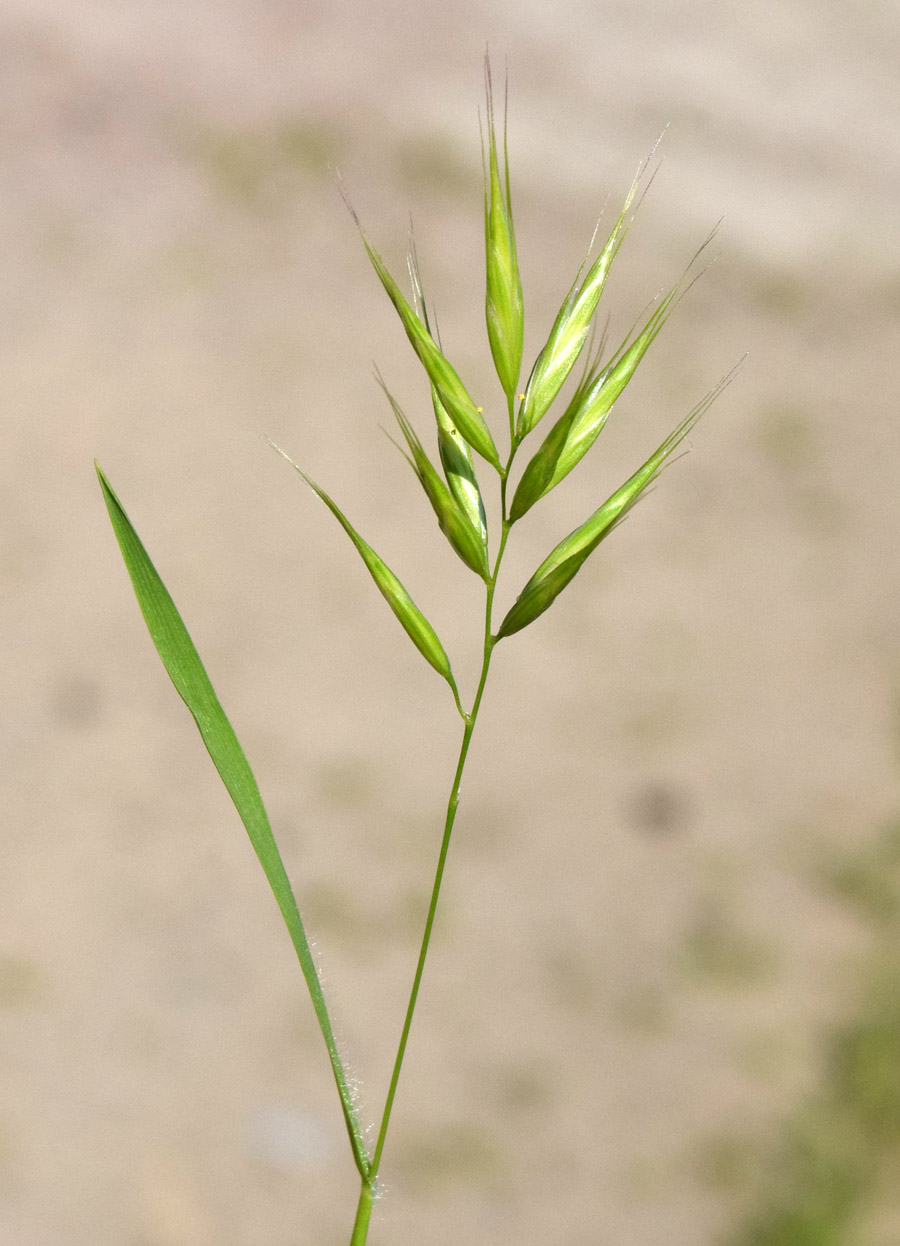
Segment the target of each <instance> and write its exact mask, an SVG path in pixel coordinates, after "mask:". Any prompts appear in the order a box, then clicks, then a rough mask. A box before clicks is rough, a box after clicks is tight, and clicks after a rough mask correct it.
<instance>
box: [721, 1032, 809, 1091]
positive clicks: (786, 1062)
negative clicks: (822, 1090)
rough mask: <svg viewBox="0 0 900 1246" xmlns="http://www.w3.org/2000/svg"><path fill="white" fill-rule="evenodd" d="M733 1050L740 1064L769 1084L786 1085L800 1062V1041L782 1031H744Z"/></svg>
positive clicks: (752, 1074)
mask: <svg viewBox="0 0 900 1246" xmlns="http://www.w3.org/2000/svg"><path fill="white" fill-rule="evenodd" d="M732 1050H733V1054H734V1059H735V1063H736V1064H737V1066H738V1067H739V1068H740V1069H741V1070H742V1071H743V1072H744V1073H747V1074H748V1075H749V1076H750V1077H752V1078H754V1079H755V1080H756V1081H759V1082H761V1083H764V1084H766V1085H777V1084H783V1083H784V1081H785V1080H786V1079H787V1078H790V1076H791V1074H792V1072H793V1071H794V1070H796V1068H797V1067H798V1064H799V1061H800V1052H799V1051H798V1049H797V1044H795V1043H792V1042H791V1040H790V1038H789V1036H788V1035H787V1034H785V1033H783V1032H780V1031H773V1030H762V1031H756V1032H755V1033H750V1034H743V1035H741V1037H740V1038H739V1040H738V1041H737V1043H735V1045H734V1047H733V1048H732Z"/></svg>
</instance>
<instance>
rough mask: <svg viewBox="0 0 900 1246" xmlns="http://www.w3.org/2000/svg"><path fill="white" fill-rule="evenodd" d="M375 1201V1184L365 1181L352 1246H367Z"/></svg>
mask: <svg viewBox="0 0 900 1246" xmlns="http://www.w3.org/2000/svg"><path fill="white" fill-rule="evenodd" d="M374 1201H375V1184H374V1182H369V1181H365V1180H364V1181H363V1183H362V1187H361V1189H360V1191H359V1204H358V1206H357V1208H356V1219H355V1220H354V1222H353V1236H352V1237H351V1238H350V1246H366V1237H367V1236H368V1233H369V1220H370V1219H371V1217H372V1204H373V1202H374Z"/></svg>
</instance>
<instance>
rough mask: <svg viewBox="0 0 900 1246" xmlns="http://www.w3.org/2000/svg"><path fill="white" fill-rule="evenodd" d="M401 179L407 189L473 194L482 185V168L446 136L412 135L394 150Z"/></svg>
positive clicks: (445, 193)
mask: <svg viewBox="0 0 900 1246" xmlns="http://www.w3.org/2000/svg"><path fill="white" fill-rule="evenodd" d="M394 164H395V170H396V173H397V176H398V177H399V178H400V179H401V180H402V181H403V183H404V184H405V186H406V188H407V190H409V191H416V192H419V193H421V192H422V191H424V192H425V193H432V194H434V193H437V194H442V195H461V194H463V193H471V192H472V190H473V189H474V188H476V187H479V183H480V169H478V168H476V167H475V166H474V165H472V164H471V163H470V161H469V160H468V159H467V158H466V157H465V156H464V154H463V153H462V152H461V151H460V149H459V148H458V147H457V145H456V144H455V143H454V142H453V140H452V139H451V138H450V137H449V135H446V134H440V133H426V134H409V135H407V136H406V137H404V138H402V139H401V140H400V141H399V143H398V144H397V147H396V149H395V151H394Z"/></svg>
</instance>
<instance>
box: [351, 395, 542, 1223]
mask: <svg viewBox="0 0 900 1246" xmlns="http://www.w3.org/2000/svg"><path fill="white" fill-rule="evenodd" d="M508 406H509V418H510V430H511V434H512V438H511V441H512V444H511V446H510V453H509V460H508V461H507V464H506V466H505V467H504V468H503V469H502V470H501V472H500V503H501V509H502V524H501V532H500V545H499V548H498V550H497V559H496V561H495V563H494V570H493V573H492V574H491V577H490V579H489V580H488V582H487V594H486V600H485V611H484V649H483V657H482V663H481V677H480V679H479V681H478V689H477V691H476V693H475V700H474V702H473V703H472V709H471V710H470V712H469V713H468V714H466V713H465V712H464V711H463V709H462V706H461V705H460V703H459V698H458V697H457V702H456V704H457V709H458V710H459V712H460V714H461V715H462V718H463V722H464V724H465V726H464V728H463V737H462V744H461V745H460V750H459V758H458V759H457V763H456V772H455V774H454V776H453V785H452V787H451V788H450V797H449V800H448V801H447V813H446V817H445V818H444V833H443V836H442V837H441V847H440V852H439V853H438V861H437V869H436V871H435V875H434V883H433V885H432V888H431V900H430V902H429V905H428V915H427V917H426V918H425V929H424V931H423V932H422V943H421V946H420V948H419V959H418V961H417V962H416V972H415V975H414V976H413V983H412V989H411V990H410V994H409V1003H408V1004H407V1007H406V1016H405V1017H404V1020H403V1029H402V1031H401V1033H400V1042H399V1044H398V1046H397V1055H396V1058H395V1060H394V1068H393V1071H392V1073H391V1080H390V1085H389V1086H388V1092H387V1098H386V1100H385V1104H384V1111H383V1113H382V1117H381V1125H380V1127H379V1130H378V1141H377V1142H376V1144H375V1151H374V1154H373V1156H372V1159H371V1162H370V1164H369V1166H368V1170H367V1171H366V1172H364V1173H363V1174H362V1183H361V1187H360V1193H359V1205H358V1206H357V1210H356V1220H355V1222H354V1225H353V1235H352V1237H351V1239H350V1246H365V1243H366V1238H367V1234H368V1230H369V1220H370V1218H371V1215H372V1203H373V1200H374V1198H375V1192H376V1187H377V1180H378V1170H379V1167H380V1165H381V1156H382V1152H383V1151H384V1144H385V1140H386V1139H387V1131H388V1126H389V1125H390V1120H391V1112H392V1111H393V1107H394V1098H395V1097H396V1094H397V1085H398V1083H399V1081H400V1070H401V1069H402V1068H403V1059H404V1057H405V1055H406V1046H407V1043H408V1042H409V1033H410V1030H411V1029H412V1021H413V1016H414V1014H415V1011H416V1003H417V1002H418V998H419V988H420V986H421V985H422V975H423V974H424V972H425V961H426V960H427V959H428V949H429V947H430V945H431V934H432V931H433V929H434V920H435V916H436V914H437V906H438V900H439V899H440V894H441V884H442V882H443V880H444V867H445V866H446V864H447V853H448V851H449V849H450V837H451V835H452V833H453V824H454V822H455V821H456V813H457V810H458V808H459V794H460V787H461V785H462V777H463V772H464V770H465V768H466V759H467V758H468V755H469V745H470V744H471V742H472V735H473V733H474V731H475V724H476V722H477V721H478V711H479V709H480V708H481V699H482V697H483V696H484V689H485V685H486V684H487V677H488V671H489V670H490V665H491V655H492V653H493V651H494V645H495V644H496V643H497V642H496V639H495V638H494V637H493V636H492V635H491V613H492V609H493V604H494V590H495V588H496V586H497V576H498V574H499V572H500V563H501V562H502V561H503V554H504V551H505V549H506V542H507V538H508V537H509V531H510V528H511V527H512V524H511V523H510V521H509V519H508V517H507V509H506V482H507V479H508V476H509V470H510V468H511V466H512V462H513V459H514V458H515V454H516V450H517V449H518V448H519V443H518V441H517V440H516V438H515V433H514V430H513V400H512V399H511V398H510V399H509V400H508Z"/></svg>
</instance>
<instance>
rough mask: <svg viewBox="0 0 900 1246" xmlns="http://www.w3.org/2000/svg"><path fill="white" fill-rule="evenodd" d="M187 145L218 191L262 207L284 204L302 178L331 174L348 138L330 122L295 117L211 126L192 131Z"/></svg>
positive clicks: (227, 196) (249, 205) (251, 206)
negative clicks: (246, 124) (232, 127)
mask: <svg viewBox="0 0 900 1246" xmlns="http://www.w3.org/2000/svg"><path fill="white" fill-rule="evenodd" d="M187 146H188V148H189V150H190V151H191V153H192V154H193V155H194V156H195V158H196V159H197V160H198V162H199V164H200V166H201V167H202V169H203V170H204V172H205V173H206V174H207V176H208V177H209V180H210V181H211V183H212V185H213V187H214V188H215V189H216V190H217V191H218V192H219V194H221V195H222V196H223V197H224V198H226V199H230V200H231V201H232V202H234V203H238V204H240V205H241V206H243V207H247V208H254V209H257V208H265V207H279V206H281V205H282V204H283V203H287V202H289V201H290V198H291V196H292V195H293V194H294V192H295V190H296V187H297V183H298V182H299V181H303V180H307V179H309V178H311V177H324V176H327V175H328V172H329V169H330V167H331V166H332V165H334V164H335V163H336V162H337V161H338V160H339V159H340V157H341V153H342V149H343V140H342V137H341V135H340V133H339V131H338V130H337V129H336V127H334V126H333V125H331V124H330V123H327V122H321V121H319V122H316V121H306V120H300V119H297V118H293V119H284V120H281V121H279V122H277V123H276V124H274V125H271V126H256V127H247V128H244V129H239V130H228V129H220V128H216V127H214V126H211V125H206V126H203V127H201V128H198V129H196V130H193V131H192V132H191V133H190V135H189V136H188V139H187Z"/></svg>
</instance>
